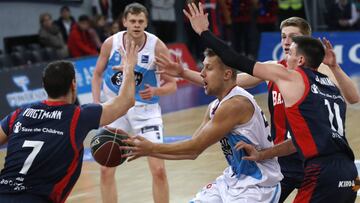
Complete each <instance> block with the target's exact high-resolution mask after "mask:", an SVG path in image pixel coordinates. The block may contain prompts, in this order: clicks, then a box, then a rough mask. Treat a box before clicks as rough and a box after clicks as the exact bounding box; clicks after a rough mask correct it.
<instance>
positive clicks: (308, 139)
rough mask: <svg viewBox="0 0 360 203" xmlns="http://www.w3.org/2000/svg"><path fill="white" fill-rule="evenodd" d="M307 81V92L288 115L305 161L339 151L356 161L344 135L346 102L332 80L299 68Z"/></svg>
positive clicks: (295, 139)
mask: <svg viewBox="0 0 360 203" xmlns="http://www.w3.org/2000/svg"><path fill="white" fill-rule="evenodd" d="M296 71H298V72H299V73H300V74H301V75H302V78H303V80H304V84H305V92H304V95H303V96H302V98H301V99H300V100H299V101H298V102H297V103H296V104H294V105H293V106H292V107H289V108H286V116H287V119H288V121H289V124H290V130H291V131H292V135H293V141H294V144H295V146H296V147H297V149H298V152H300V155H301V156H302V158H304V159H305V160H308V159H311V158H314V157H318V156H328V155H333V154H338V153H343V154H346V155H347V156H348V157H349V159H351V160H354V154H353V152H352V150H351V148H350V146H349V144H348V142H347V140H346V137H345V115H346V102H345V100H344V98H343V96H342V95H341V93H340V90H339V89H338V88H337V87H336V86H335V85H334V83H332V82H331V81H330V79H329V78H328V77H327V76H325V75H323V74H321V73H319V72H317V71H314V70H311V69H308V68H296Z"/></svg>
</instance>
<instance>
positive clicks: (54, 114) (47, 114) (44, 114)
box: [22, 108, 62, 120]
mask: <svg viewBox="0 0 360 203" xmlns="http://www.w3.org/2000/svg"><path fill="white" fill-rule="evenodd" d="M22 115H23V116H24V117H28V118H34V119H56V120H61V115H62V111H45V110H43V109H33V108H27V109H25V111H24V113H23V114H22Z"/></svg>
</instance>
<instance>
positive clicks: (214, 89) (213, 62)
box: [200, 56, 225, 96]
mask: <svg viewBox="0 0 360 203" xmlns="http://www.w3.org/2000/svg"><path fill="white" fill-rule="evenodd" d="M203 64H204V67H203V69H202V70H201V74H200V75H201V77H202V78H203V84H204V89H205V93H206V94H207V95H215V96H216V95H218V94H219V93H220V91H221V89H222V84H223V76H224V72H225V71H224V69H223V68H222V67H221V66H222V64H221V63H220V62H219V60H218V58H217V57H216V56H212V57H205V59H204V61H203Z"/></svg>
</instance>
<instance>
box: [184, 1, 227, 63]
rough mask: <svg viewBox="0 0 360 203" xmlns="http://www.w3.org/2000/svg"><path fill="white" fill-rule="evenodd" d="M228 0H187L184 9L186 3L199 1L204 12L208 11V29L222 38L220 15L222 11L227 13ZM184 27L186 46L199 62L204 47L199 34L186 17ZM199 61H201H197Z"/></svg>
mask: <svg viewBox="0 0 360 203" xmlns="http://www.w3.org/2000/svg"><path fill="white" fill-rule="evenodd" d="M227 1H228V0H187V1H186V4H185V9H186V10H187V9H188V7H187V5H188V4H189V3H192V2H194V3H195V4H198V2H201V3H202V5H203V6H204V12H206V13H208V14H209V16H208V18H209V23H210V25H209V28H210V30H211V31H212V32H213V33H214V34H215V35H216V36H218V37H220V38H222V39H224V35H223V24H222V23H223V22H222V21H221V16H222V14H224V13H228V10H227V6H226V2H227ZM224 17H226V16H224ZM184 27H185V32H186V36H187V40H188V43H187V44H188V48H189V50H190V52H191V53H192V55H193V56H195V57H196V60H197V61H198V62H199V61H200V59H201V58H203V56H202V52H203V51H204V47H203V46H202V45H201V42H200V39H199V36H198V35H197V34H196V33H195V32H194V31H193V29H192V28H191V24H190V22H189V20H188V19H187V18H184ZM199 63H201V62H199Z"/></svg>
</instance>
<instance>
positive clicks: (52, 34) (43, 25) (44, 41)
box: [39, 13, 69, 59]
mask: <svg viewBox="0 0 360 203" xmlns="http://www.w3.org/2000/svg"><path fill="white" fill-rule="evenodd" d="M39 21H40V30H39V41H40V43H41V45H43V46H45V47H50V48H53V49H55V50H56V53H57V55H58V56H59V57H60V58H61V59H64V58H66V57H68V56H69V51H68V48H67V45H66V43H65V41H64V39H63V37H62V35H61V32H60V29H59V28H58V27H57V26H56V25H55V24H53V21H52V17H51V15H50V14H49V13H43V14H41V15H40V18H39Z"/></svg>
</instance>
